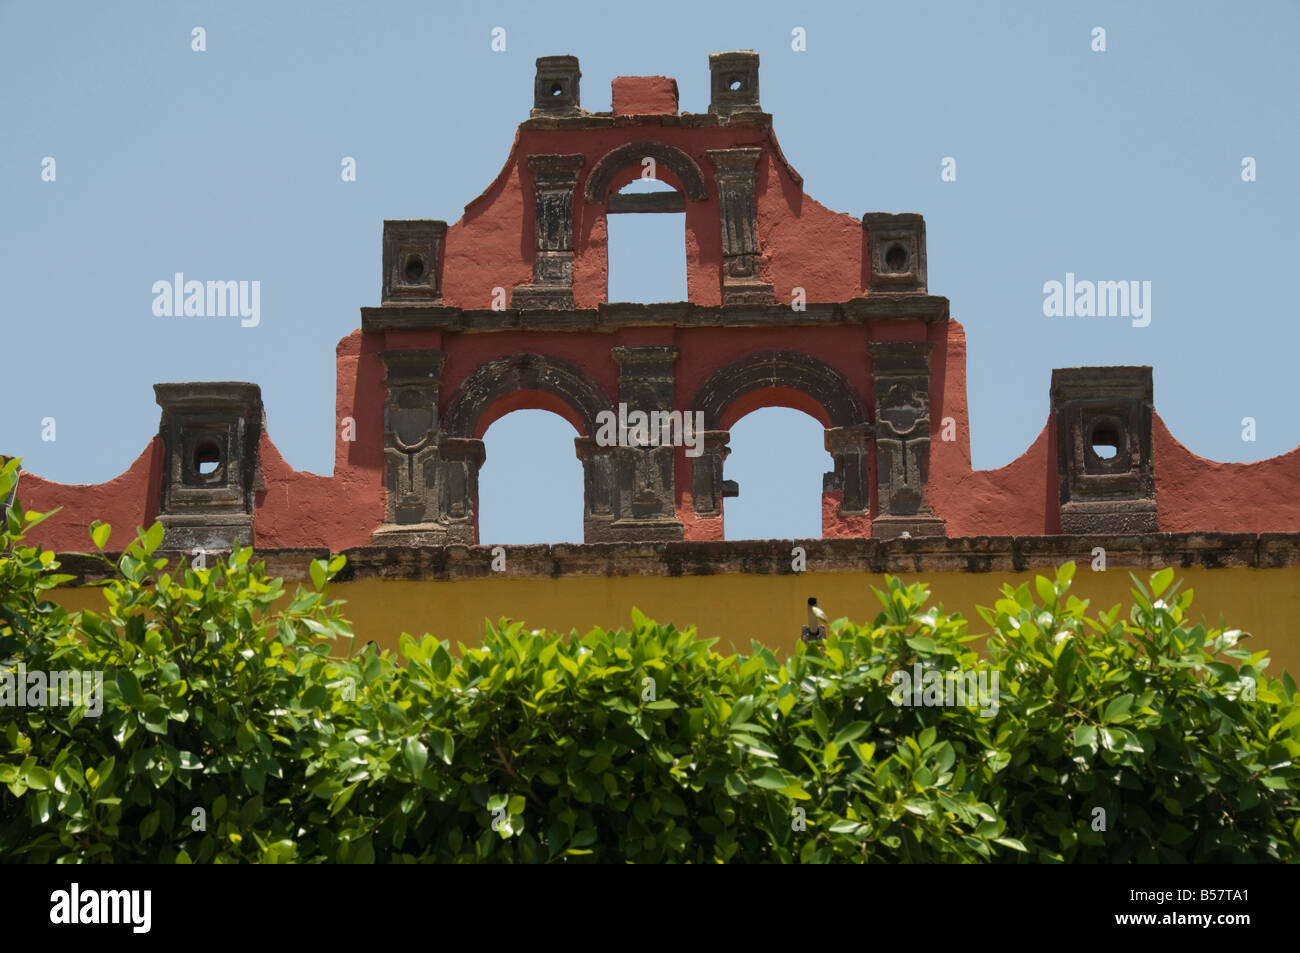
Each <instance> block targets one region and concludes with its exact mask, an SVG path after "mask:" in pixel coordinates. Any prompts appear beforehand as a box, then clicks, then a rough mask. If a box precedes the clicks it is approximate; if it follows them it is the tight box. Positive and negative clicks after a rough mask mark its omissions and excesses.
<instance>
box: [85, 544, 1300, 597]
mask: <svg viewBox="0 0 1300 953" xmlns="http://www.w3.org/2000/svg"><path fill="white" fill-rule="evenodd" d="M795 546H800V547H802V548H803V550H804V552H805V560H806V567H807V568H806V570H805V571H806V572H812V573H817V572H833V573H863V574H869V575H880V574H882V573H894V574H898V573H910V574H917V573H920V574H926V573H953V572H966V573H1018V572H1029V571H1042V570H1047V569H1050V568H1054V567H1056V566H1059V565H1060V564H1061V563H1064V562H1067V561H1070V560H1073V561H1074V562H1075V563H1076V564H1078V566H1079V572H1080V574H1083V573H1086V572H1088V571H1089V564H1090V563H1091V561H1092V558H1093V551H1094V549H1095V548H1097V547H1100V548H1102V549H1104V550H1105V551H1106V562H1107V571H1110V572H1121V573H1123V572H1126V571H1128V570H1130V569H1131V570H1147V571H1150V570H1156V569H1163V568H1165V567H1167V566H1171V567H1173V568H1174V569H1175V570H1180V569H1234V568H1235V569H1283V568H1287V567H1292V566H1300V533H1261V534H1258V535H1256V534H1253V533H1158V534H1152V535H1147V536H1108V535H1091V536H969V537H961V538H951V539H950V538H942V537H940V538H915V539H823V540H816V539H806V540H737V541H725V542H703V543H702V542H677V543H556V544H552V545H536V546H505V547H503V548H504V550H505V555H506V567H507V568H506V570H505V571H504V572H500V573H498V572H493V571H492V560H493V549H495V548H496V547H492V546H464V545H449V546H425V547H408V546H367V547H359V548H355V549H349V550H345V551H344V553H345V555H346V556H347V557H348V564H347V566H346V567H345V568H344V569H343V571H342V572H341V573H340V574H339V576H338V577H337V578H338V581H340V582H355V581H360V580H367V579H407V580H422V579H428V580H442V581H450V580H457V579H485V578H489V577H502V578H519V579H528V578H534V579H537V578H548V579H553V578H558V577H561V576H588V577H590V576H659V577H663V576H713V575H723V574H733V575H735V574H741V575H793V574H794V571H793V569H792V568H791V559H792V556H791V551H792V549H793V548H794V547H795ZM109 555H110V557H111V558H113V559H114V560H116V558H117V556H118V554H109ZM162 555H165V556H169V557H175V556H176V555H177V554H175V553H163V554H162ZM180 555H181V556H182V557H184V558H188V555H187V554H180ZM328 555H330V554H329V553H328V552H327V551H326V550H324V549H263V550H259V551H257V553H256V555H255V559H257V560H261V561H265V562H266V564H267V569H268V571H269V572H270V573H271V574H272V575H275V576H283V577H284V578H286V579H288V580H291V581H301V580H303V579H306V577H307V568H308V565H309V563H310V561H311V560H312V559H319V558H323V557H326V556H328ZM210 557H211V558H214V559H215V558H217V556H216V554H215V553H214V554H210ZM59 560H60V562H61V563H62V565H61V566H60V568H59V572H62V573H70V574H73V575H75V576H76V577H77V578H76V583H75V584H80V583H85V582H94V581H98V580H100V579H103V578H104V577H105V571H104V569H103V564H102V562H101V561H100V560H98V559H97V558H95V557H93V556H87V555H84V554H79V553H65V554H61V555H60V556H59Z"/></svg>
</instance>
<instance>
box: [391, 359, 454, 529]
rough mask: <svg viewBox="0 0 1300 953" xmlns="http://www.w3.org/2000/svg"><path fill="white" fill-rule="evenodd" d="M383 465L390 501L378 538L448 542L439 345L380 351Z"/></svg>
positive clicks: (441, 362)
mask: <svg viewBox="0 0 1300 953" xmlns="http://www.w3.org/2000/svg"><path fill="white" fill-rule="evenodd" d="M379 356H380V357H381V358H382V359H383V362H384V368H385V371H386V374H385V377H384V386H385V388H387V393H388V399H387V401H386V403H385V404H384V466H385V473H386V485H387V489H388V503H387V508H386V512H385V519H384V525H383V526H382V527H380V528H379V529H378V530H377V531H376V532H375V536H376V538H377V539H379V538H385V537H392V536H394V535H398V536H401V537H403V538H405V539H407V540H408V541H410V542H411V543H414V544H423V545H429V544H432V543H433V542H435V541H436V542H444V541H445V539H444V537H445V528H444V527H443V526H442V525H441V523H440V522H439V510H438V498H437V494H436V489H437V484H438V466H437V461H438V435H439V431H438V389H439V386H440V383H441V380H442V365H443V362H444V361H445V360H446V355H445V354H443V352H442V351H436V350H416V349H410V350H400V351H382V352H380V355H379Z"/></svg>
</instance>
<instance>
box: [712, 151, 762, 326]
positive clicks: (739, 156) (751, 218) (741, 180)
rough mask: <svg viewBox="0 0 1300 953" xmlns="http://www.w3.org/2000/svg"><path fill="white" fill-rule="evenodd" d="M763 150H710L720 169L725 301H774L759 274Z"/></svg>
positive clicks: (719, 185)
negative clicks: (757, 190) (757, 185)
mask: <svg viewBox="0 0 1300 953" xmlns="http://www.w3.org/2000/svg"><path fill="white" fill-rule="evenodd" d="M760 155H762V150H761V149H710V150H709V152H708V156H709V159H710V161H712V163H713V166H714V168H715V169H717V175H716V176H715V181H716V182H717V185H718V206H719V208H720V210H721V219H722V303H723V304H775V303H776V296H775V295H774V294H773V292H772V286H771V285H769V284H765V283H764V282H763V281H762V280H761V279H760V278H759V275H758V260H759V249H758V212H757V206H756V204H755V198H754V170H755V167H756V166H757V164H758V158H759V156H760Z"/></svg>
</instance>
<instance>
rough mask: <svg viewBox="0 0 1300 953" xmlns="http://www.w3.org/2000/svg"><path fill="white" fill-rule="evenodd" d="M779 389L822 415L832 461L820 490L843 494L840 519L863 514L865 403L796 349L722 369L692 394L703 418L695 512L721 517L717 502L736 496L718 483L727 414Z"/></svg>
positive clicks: (867, 434) (866, 498)
mask: <svg viewBox="0 0 1300 953" xmlns="http://www.w3.org/2000/svg"><path fill="white" fill-rule="evenodd" d="M769 388H779V389H781V390H787V391H791V390H792V391H796V392H798V393H799V394H802V395H804V396H806V397H808V398H810V399H811V400H812V401H814V402H815V403H816V404H817V405H818V406H820V408H821V409H822V411H823V412H824V413H825V415H826V419H827V421H828V422H829V423H830V426H829V427H828V428H827V429H826V449H827V451H828V452H829V453H830V454H831V457H832V459H833V460H834V461H835V469H834V471H832V472H831V473H829V474H827V478H826V480H825V483H824V486H825V487H826V488H827V489H835V490H839V491H840V493H841V494H842V498H841V503H840V507H839V512H840V514H841V515H848V514H863V513H866V512H867V509H868V507H869V506H870V502H871V489H870V487H871V484H870V482H869V480H868V472H867V471H868V455H869V444H870V440H871V435H872V425H871V421H870V417H869V416H868V414H867V409H866V402H865V401H864V400H863V398H862V395H861V394H859V393H858V392H857V390H856V389H854V387H853V385H852V384H850V383H849V381H848V379H847V378H845V377H844V375H843V374H841V373H840V372H839V371H837V370H835V368H833V367H831V366H830V365H829V364H826V363H825V362H823V361H820V360H818V359H817V358H814V357H809V356H808V355H806V354H800V353H798V352H796V351H760V352H758V353H755V354H749V355H746V356H745V357H742V358H740V359H739V360H736V361H733V362H732V363H730V364H728V365H726V366H725V367H723V368H720V369H719V370H718V371H716V372H715V373H714V374H713V376H711V377H710V378H709V379H708V380H707V381H705V383H704V385H703V386H701V387H700V389H699V390H698V391H697V392H696V394H695V398H694V400H693V401H692V402H691V404H690V407H691V409H692V410H699V411H702V412H703V414H704V427H705V443H704V453H703V454H702V455H701V456H700V457H699V458H697V459H696V460H695V461H694V464H693V467H692V475H691V491H692V494H691V495H692V497H693V499H694V505H695V511H696V514H697V515H699V516H702V517H706V518H707V517H720V516H721V515H722V510H721V505H720V504H721V500H722V498H723V497H724V496H733V495H735V492H734V487H731V486H727V485H726V484H727V483H728V482H729V481H724V480H723V479H722V463H723V460H724V459H725V458H726V456H727V453H728V452H729V450H728V447H727V441H728V440H729V439H730V434H729V433H728V432H727V431H725V430H723V429H722V421H723V420H724V418H725V414H726V413H727V410H728V409H729V408H730V407H731V406H732V405H733V404H735V402H736V401H738V400H740V399H741V398H742V397H744V396H745V395H746V394H749V393H752V392H753V391H757V390H764V389H769Z"/></svg>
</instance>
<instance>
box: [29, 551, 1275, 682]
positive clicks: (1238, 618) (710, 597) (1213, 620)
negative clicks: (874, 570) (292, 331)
mask: <svg viewBox="0 0 1300 953" xmlns="http://www.w3.org/2000/svg"><path fill="white" fill-rule="evenodd" d="M1039 574H1040V573H1036V572H1028V573H1020V574H1007V575H1001V574H998V573H983V574H970V573H937V572H936V573H922V574H919V575H904V576H903V577H902V578H903V579H905V580H906V581H909V582H911V581H917V580H924V581H925V582H927V583H929V585H930V591H931V600H932V602H942V603H943V604H944V606H945V608H946V609H948V610H949V611H952V610H957V611H960V612H961V613H962V614H963V615H964V616H965V617H966V618H967V619H970V620H971V622H972V625H971V631H972V632H976V633H978V632H983V631H986V627H985V626H984V623H983V620H982V619H980V618H979V616H978V614H977V613H976V612H975V606H976V605H986V606H988V605H992V604H993V602H994V601H995V600H996V599H997V598H998V588H999V586H1000V585H1001V584H1002V583H1003V582H1008V581H1009V582H1013V583H1014V584H1016V585H1019V584H1020V583H1021V582H1026V581H1027V582H1030V583H1031V584H1032V581H1033V577H1034V576H1035V575H1039ZM1042 574H1044V575H1045V574H1046V573H1042ZM1148 575H1149V573H1147V572H1145V571H1143V572H1138V573H1137V576H1138V578H1140V579H1144V580H1145V578H1146V577H1147V576H1148ZM1178 575H1179V578H1182V579H1183V580H1184V583H1183V585H1184V588H1187V587H1191V588H1193V589H1194V590H1195V595H1196V599H1195V602H1194V603H1193V605H1192V612H1193V614H1194V615H1195V616H1197V617H1198V618H1199V617H1201V616H1204V617H1205V619H1206V621H1207V623H1208V624H1211V625H1214V624H1217V623H1218V622H1219V617H1220V613H1222V615H1223V618H1224V620H1225V621H1226V623H1227V624H1228V625H1229V626H1231V627H1234V628H1239V629H1244V630H1245V631H1247V632H1251V633H1252V634H1253V635H1254V636H1255V637H1254V638H1253V639H1251V640H1250V641H1249V642H1247V643H1246V646H1245V647H1246V648H1249V649H1250V650H1252V651H1258V650H1259V649H1262V648H1267V649H1268V650H1269V653H1270V655H1271V656H1272V658H1273V659H1274V661H1273V663H1272V665H1271V666H1270V668H1269V674H1270V675H1272V676H1273V677H1278V676H1280V675H1281V673H1282V670H1283V669H1286V670H1288V671H1290V672H1291V673H1292V675H1293V676H1295V677H1297V678H1300V631H1298V630H1297V626H1296V620H1297V619H1300V566H1295V567H1288V568H1284V569H1213V570H1211V569H1186V570H1182V571H1181V572H1180V573H1179V574H1178ZM1130 585H1131V581H1130V580H1129V577H1128V571H1127V570H1125V569H1122V568H1117V567H1114V566H1112V567H1111V568H1110V569H1109V571H1107V572H1099V573H1097V572H1092V571H1090V570H1089V569H1088V567H1087V564H1086V563H1083V564H1081V566H1080V568H1079V571H1078V572H1077V574H1076V575H1075V581H1074V585H1073V587H1072V589H1071V591H1072V592H1073V593H1074V594H1075V595H1077V596H1079V597H1080V598H1086V599H1091V600H1092V606H1091V608H1092V609H1093V610H1099V609H1108V608H1110V607H1111V606H1112V605H1114V604H1115V603H1117V602H1121V603H1123V604H1124V605H1125V606H1126V607H1127V606H1128V605H1130V604H1131V597H1130V596H1129V592H1128V590H1129V587H1130ZM871 586H876V587H878V588H879V587H883V586H884V578H883V577H882V576H872V575H866V574H862V573H817V572H808V573H802V574H800V575H789V576H774V575H741V574H719V575H714V576H678V577H661V576H622V577H608V576H595V577H593V576H565V577H559V578H527V577H525V578H510V577H504V576H495V577H490V578H486V579H462V580H456V581H454V582H437V581H428V580H421V581H399V580H379V579H369V580H362V581H358V582H350V583H338V584H335V585H334V586H333V587H332V594H333V595H334V596H335V597H337V598H341V599H346V600H348V606H347V608H346V609H345V610H344V611H345V614H346V615H347V617H348V618H349V619H350V620H351V621H352V623H353V626H354V629H355V631H356V633H357V637H358V643H359V644H358V647H360V645H361V644H364V643H365V642H366V641H367V640H369V639H374V640H375V642H376V643H378V644H379V645H380V646H381V647H383V648H391V649H396V647H397V637H398V635H399V634H400V633H401V632H403V631H406V632H410V633H411V634H412V635H421V634H424V633H426V632H427V633H429V634H432V635H435V636H437V637H439V638H445V639H449V640H450V641H451V643H452V644H453V645H455V643H456V642H457V641H460V642H464V643H466V644H472V643H473V642H475V641H476V640H477V639H478V637H479V635H480V634H481V633H482V631H483V619H484V617H485V616H486V617H490V618H492V619H493V620H495V619H497V618H500V617H501V616H506V617H509V618H511V619H518V620H523V621H524V622H525V623H526V624H527V625H528V627H529V628H547V629H558V630H560V631H563V632H568V631H569V630H571V629H575V628H576V629H577V630H578V631H579V632H585V631H587V630H588V629H589V628H591V627H592V626H593V625H600V626H604V627H607V628H617V627H618V626H624V627H627V626H629V625H630V609H631V607H632V606H636V607H637V608H638V609H640V610H641V611H642V612H644V613H645V614H646V615H648V616H650V617H651V618H653V619H656V620H658V621H660V622H673V623H676V624H677V625H679V626H685V625H687V624H692V623H693V624H695V625H696V626H697V627H698V629H699V631H700V633H701V634H702V635H704V636H706V637H717V638H718V639H719V643H718V645H717V648H718V649H720V650H724V651H725V650H727V649H728V647H730V648H732V649H733V650H735V651H738V652H744V653H748V651H749V640H750V639H751V638H754V639H758V640H759V641H760V642H763V643H764V644H766V645H769V646H772V647H774V648H777V649H778V650H780V651H788V650H790V649H792V648H793V647H794V645H795V643H796V642H797V641H798V637H799V629H800V626H802V625H803V624H804V620H805V606H806V604H807V599H808V597H809V596H816V597H817V600H818V603H819V604H820V605H821V606H822V607H823V608H824V609H825V610H826V612H827V614H828V615H829V616H830V617H831V618H832V619H835V618H838V617H840V616H847V617H849V618H851V619H854V620H856V621H859V622H865V621H869V620H871V619H873V618H874V617H875V616H876V614H877V612H878V611H879V610H880V603H879V602H877V601H876V598H875V596H874V594H873V593H872V592H871V588H870V587H871ZM54 598H55V599H56V600H57V601H58V602H59V603H61V604H62V605H64V606H66V607H67V608H70V609H72V608H85V607H90V608H96V609H98V608H100V607H101V606H102V604H103V597H102V595H101V594H100V592H99V591H98V590H96V589H81V590H76V589H61V590H57V591H56V592H55V593H54Z"/></svg>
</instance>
